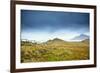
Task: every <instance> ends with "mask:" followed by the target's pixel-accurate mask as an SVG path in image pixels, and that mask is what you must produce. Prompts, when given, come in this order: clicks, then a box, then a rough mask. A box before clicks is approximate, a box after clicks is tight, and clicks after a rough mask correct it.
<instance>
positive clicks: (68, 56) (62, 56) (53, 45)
mask: <svg viewBox="0 0 100 73" xmlns="http://www.w3.org/2000/svg"><path fill="white" fill-rule="evenodd" d="M87 59H89V40H88V39H86V40H83V41H80V42H68V41H64V40H61V39H58V38H55V39H53V40H48V41H47V42H43V43H37V42H31V41H21V63H27V62H50V61H51V62H52V61H71V60H87Z"/></svg>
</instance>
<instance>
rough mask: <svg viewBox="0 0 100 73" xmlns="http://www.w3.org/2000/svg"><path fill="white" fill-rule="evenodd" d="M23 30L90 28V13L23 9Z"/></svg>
mask: <svg viewBox="0 0 100 73" xmlns="http://www.w3.org/2000/svg"><path fill="white" fill-rule="evenodd" d="M21 29H22V31H30V30H34V31H48V30H51V31H57V30H62V29H66V30H67V29H70V30H72V31H75V30H78V29H86V31H88V30H89V13H76V12H56V11H36V10H21Z"/></svg>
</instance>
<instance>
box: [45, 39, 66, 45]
mask: <svg viewBox="0 0 100 73" xmlns="http://www.w3.org/2000/svg"><path fill="white" fill-rule="evenodd" d="M66 43H67V42H66V41H64V40H62V39H59V38H54V39H52V40H48V41H47V42H46V44H55V45H59V44H66Z"/></svg>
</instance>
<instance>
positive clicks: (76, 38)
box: [71, 34, 89, 41]
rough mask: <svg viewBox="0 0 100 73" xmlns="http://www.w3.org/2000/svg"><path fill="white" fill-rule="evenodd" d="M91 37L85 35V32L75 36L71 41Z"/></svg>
mask: <svg viewBox="0 0 100 73" xmlns="http://www.w3.org/2000/svg"><path fill="white" fill-rule="evenodd" d="M86 39H89V36H87V35H85V34H81V35H79V36H76V37H74V38H73V39H71V41H83V40H86Z"/></svg>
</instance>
